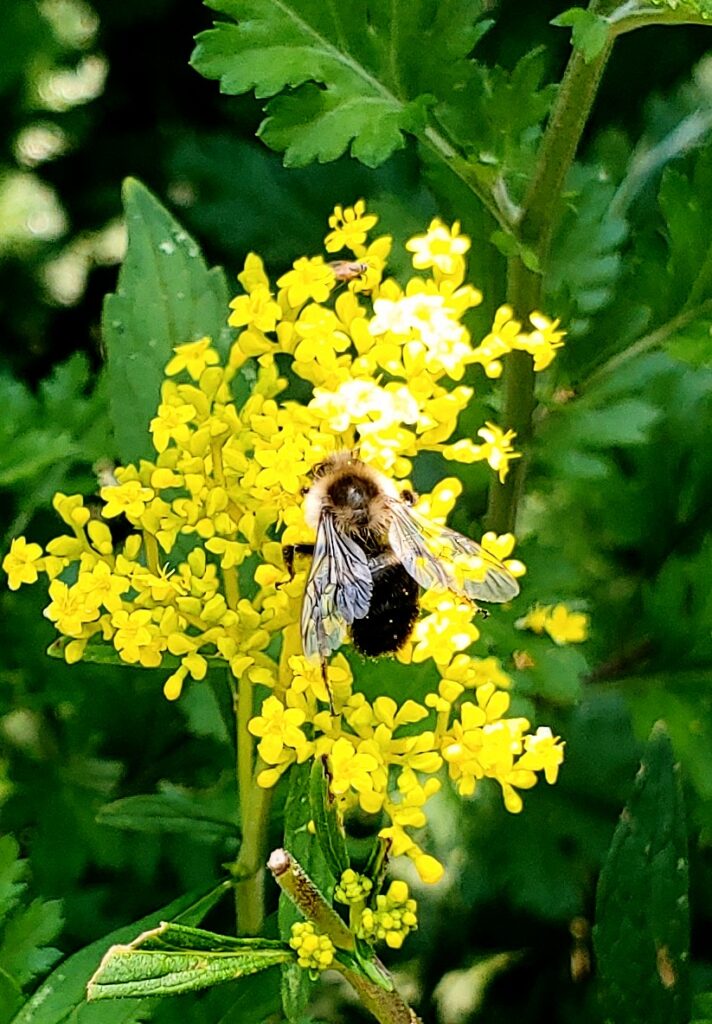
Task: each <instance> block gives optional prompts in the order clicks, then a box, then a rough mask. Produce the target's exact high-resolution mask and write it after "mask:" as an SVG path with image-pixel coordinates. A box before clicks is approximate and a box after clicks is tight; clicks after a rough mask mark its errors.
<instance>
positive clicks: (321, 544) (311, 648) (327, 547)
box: [302, 512, 373, 659]
mask: <svg viewBox="0 0 712 1024" xmlns="http://www.w3.org/2000/svg"><path fill="white" fill-rule="evenodd" d="M372 589H373V580H372V577H371V570H370V569H369V567H368V562H367V561H366V556H365V554H364V552H363V550H362V549H361V548H360V547H359V545H358V544H357V543H356V542H355V541H353V540H351V538H350V537H347V536H346V535H345V534H344V533H342V532H340V531H339V530H338V529H337V527H336V525H335V523H334V518H333V516H332V515H331V514H330V513H328V512H322V514H321V516H320V518H319V525H318V526H317V531H316V541H315V543H314V557H313V560H312V565H311V570H310V572H309V579H308V580H307V585H306V588H305V590H304V600H303V602H302V643H303V645H304V653H305V655H306V656H307V657H308V658H314V657H319V658H322V659H324V658H326V657H328V656H329V654H331V652H332V651H335V650H336V648H337V647H339V646H340V645H341V644H342V643H343V642H344V640H345V639H346V627H347V626H349V625H351V623H352V622H353V621H354V619H362V618H363V617H364V616H365V615H367V614H368V609H369V606H370V604H371V591H372Z"/></svg>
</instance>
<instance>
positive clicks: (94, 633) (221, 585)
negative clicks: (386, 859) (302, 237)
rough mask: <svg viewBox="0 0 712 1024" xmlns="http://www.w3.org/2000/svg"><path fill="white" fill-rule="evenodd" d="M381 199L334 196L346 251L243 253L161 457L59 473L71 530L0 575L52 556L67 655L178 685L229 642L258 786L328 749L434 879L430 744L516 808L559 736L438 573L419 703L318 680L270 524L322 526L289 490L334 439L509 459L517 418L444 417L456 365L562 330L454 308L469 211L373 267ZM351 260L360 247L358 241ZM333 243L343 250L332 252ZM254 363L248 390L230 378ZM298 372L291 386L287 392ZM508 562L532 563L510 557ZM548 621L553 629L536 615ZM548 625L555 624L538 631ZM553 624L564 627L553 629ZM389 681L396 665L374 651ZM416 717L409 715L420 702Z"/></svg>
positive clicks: (453, 407)
mask: <svg viewBox="0 0 712 1024" xmlns="http://www.w3.org/2000/svg"><path fill="white" fill-rule="evenodd" d="M376 222H377V218H376V217H375V216H374V215H373V214H367V213H366V209H365V205H364V204H363V202H362V201H360V202H358V203H356V204H355V206H353V207H349V208H345V209H344V208H341V207H337V208H336V210H335V211H334V214H333V215H332V217H331V218H330V220H329V226H330V228H331V230H330V232H329V234H328V235H327V236H326V239H325V249H326V251H327V253H338V252H341V251H342V250H344V249H346V250H347V252H346V254H345V259H344V261H343V262H344V263H345V264H346V265H347V267H353V268H355V270H354V272H353V273H352V272H351V271H348V272H346V273H344V272H343V264H330V263H329V262H327V261H325V260H324V258H323V257H321V256H311V257H308V256H305V257H302V258H300V259H297V260H296V261H295V263H294V264H293V266H292V268H291V269H290V270H288V271H287V272H286V273H285V274H283V275H282V276H281V277H280V278H279V279H278V280H277V282H276V288H275V286H274V285H273V284H272V283H271V282H270V280H269V278H268V276H267V274H266V273H265V270H264V267H263V264H262V261H261V260H260V258H259V257H258V256H256V255H254V254H251V255H249V256H248V257H247V259H246V261H245V266H244V269H243V271H242V273H241V274H240V275H239V281H240V283H241V285H242V289H243V292H242V293H241V294H240V295H238V296H237V297H236V298H235V299H234V300H233V301H232V302H231V304H230V305H231V312H230V315H229V323H230V324H231V325H232V326H233V327H235V328H237V329H238V331H239V333H238V336H237V339H236V341H235V342H234V344H233V345H232V347H231V349H230V351H229V353H228V354H227V356H226V357H225V358H223V357H222V356H221V355H220V353H219V352H218V351H217V350H216V348H215V347H214V346H213V344H212V342H211V340H210V339H209V338H202V339H200V340H198V341H192V342H189V343H186V344H183V345H179V346H178V347H177V348H176V349H175V356H174V357H173V358H172V359H171V361H170V362H169V364H168V366H167V368H166V380H165V381H164V383H163V386H162V390H161V396H160V404H159V405H158V409H157V413H156V416H155V417H154V419H153V420H152V421H151V424H150V430H151V434H152V438H153V444H154V448H155V451H156V455H155V458H154V459H152V460H142V461H141V462H140V463H139V464H138V465H137V466H135V465H129V466H126V467H119V468H117V469H116V471H115V481H111V485H110V486H105V487H103V488H102V490H101V497H102V500H103V501H104V503H105V504H104V507H103V511H102V515H101V517H97V515H96V513H95V512H93V511H92V509H91V507H88V506H87V505H85V503H84V500H83V498H82V497H81V496H79V495H63V494H58V495H57V496H56V497H55V500H54V507H55V509H56V510H57V512H58V513H59V515H60V517H61V518H62V520H63V521H64V523H65V524H66V526H67V528H68V529H67V532H66V533H64V534H63V535H62V536H60V537H57V538H55V539H54V540H52V541H50V543H49V544H48V545H47V547H46V550H45V551H42V549H41V548H40V547H39V545H37V544H33V543H27V542H26V541H25V539H24V538H19V539H17V540H15V541H14V542H13V544H12V548H11V550H10V552H9V554H8V555H7V556H6V558H5V560H4V563H3V567H4V569H5V571H6V572H7V574H8V576H9V583H10V587H11V588H13V589H14V588H17V587H19V586H20V585H21V584H23V583H33V582H35V581H36V579H37V576H38V573H39V572H44V573H45V574H46V575H47V577H48V578H49V580H50V584H49V596H50V604H49V605H48V607H47V608H46V610H45V614H46V615H47V617H48V618H49V619H50V620H51V621H52V622H53V623H54V624H55V625H56V627H57V629H58V631H59V632H60V634H61V635H62V637H63V651H64V656H65V658H66V660H67V661H68V662H74V661H77V660H78V659H80V658H82V657H85V658H87V659H90V658H91V657H92V655H93V652H94V651H95V649H96V648H101V649H102V660H106V657H105V653H106V649H107V646H108V647H109V648H113V651H114V656H115V657H116V658H117V659H118V660H121V661H123V662H127V663H129V664H136V665H141V666H144V667H147V668H156V667H159V666H162V667H163V668H170V669H172V671H171V674H170V675H169V677H168V678H167V680H166V681H165V685H164V692H165V695H166V696H167V697H168V698H169V699H175V698H177V697H178V696H179V694H180V692H181V688H182V686H183V684H184V682H185V680H186V679H187V678H188V677H190V678H191V679H193V680H201V679H203V678H204V676H205V674H206V672H207V670H208V668H209V666H210V665H211V664H226V665H228V666H229V669H230V671H231V673H232V676H233V677H234V678H235V679H239V680H240V681H241V683H243V684H245V683H247V684H252V686H253V693H254V695H255V697H256V698H257V700H258V702H259V707H260V710H259V713H258V714H256V715H255V717H254V718H253V719H252V722H251V725H250V729H251V731H252V733H253V735H254V736H255V737H257V738H258V740H259V745H258V749H259V754H260V756H261V758H262V761H263V762H264V767H263V770H262V773H261V775H260V782H261V784H262V785H263V786H271V785H273V784H274V783H275V782H276V781H277V779H278V778H279V777H280V776H281V775H282V774H283V773H284V771H285V770H286V769H287V768H288V767H289V766H290V765H291V764H293V763H295V762H303V761H305V760H306V759H307V758H309V757H312V756H314V755H322V754H327V755H328V757H329V760H330V771H331V777H332V789H333V791H334V794H335V795H336V796H337V797H338V798H339V799H340V800H341V801H342V803H343V805H344V807H348V806H351V805H355V804H359V805H360V806H361V808H362V809H363V810H364V811H367V812H370V813H383V814H385V817H386V822H387V823H386V824H385V825H384V827H383V829H382V830H381V835H383V836H385V837H387V838H388V839H390V840H391V842H392V848H393V852H394V853H396V854H407V855H409V856H410V857H412V858H413V860H414V861H415V864H416V867H417V869H418V871H419V873H420V875H421V877H423V878H424V879H426V880H429V881H436V880H437V879H438V878H439V877H440V875H441V873H442V868H441V866H440V865H439V864H438V862H437V861H436V860H435V859H434V858H433V857H431V856H429V855H428V854H426V853H424V852H423V851H422V850H421V848H420V847H419V846H418V844H417V843H416V841H415V839H414V838H413V836H412V834H411V831H412V830H414V829H416V830H417V829H419V828H421V827H422V826H424V825H425V824H426V815H425V811H424V805H425V803H426V801H427V800H428V798H429V797H430V796H431V795H432V794H433V793H435V792H436V791H437V790H438V788H439V787H440V782H439V780H438V779H437V778H436V777H435V775H436V773H437V772H438V771H439V770H440V768H441V767H442V766H443V765H446V766H447V770H448V771H449V774H450V776H451V778H452V779H453V780H454V783H455V784H456V786H457V788H458V789H459V791H460V792H461V793H463V794H470V793H472V792H473V791H474V789H475V786H476V784H477V782H478V781H479V780H480V779H482V778H492V779H496V780H497V781H498V782H499V784H500V785H501V787H502V789H503V792H504V797H505V803H506V805H507V807H508V808H509V809H510V810H513V811H517V810H519V808H520V807H521V800H520V798H519V796H518V793H517V791H518V790H521V789H526V788H529V787H530V786H532V785H533V784H534V782H535V781H536V778H537V774H536V773H538V772H543V773H544V775H545V777H546V778H547V780H548V781H550V782H551V781H553V780H554V779H555V777H556V771H557V767H558V764H559V763H560V761H561V758H562V747H561V744H560V743H558V741H557V740H555V738H554V737H553V736H552V735H551V733H550V732H549V731H548V730H542V729H539V730H538V731H537V732H536V733H535V734H529V733H528V729H529V723H528V722H526V721H525V720H524V719H521V718H517V719H505V718H503V716H504V715H505V713H506V711H507V709H508V703H509V698H508V697H507V695H506V693H503V692H501V688H502V687H506V686H507V685H508V677H507V676H506V674H505V673H503V671H502V670H501V668H500V667H499V665H498V663H497V662H496V661H495V660H494V659H492V658H485V659H481V658H476V657H472V656H470V655H469V654H466V653H464V652H466V650H467V649H468V648H469V647H470V645H471V644H472V643H473V642H475V641H476V640H477V639H478V637H479V629H478V627H477V626H476V625H475V624H474V622H473V608H472V606H471V605H470V604H469V603H466V602H463V601H461V600H459V599H458V598H456V597H455V596H454V595H452V594H448V593H435V592H431V593H428V594H426V595H425V596H424V599H423V609H424V612H425V614H424V615H423V617H422V618H421V619H420V620H419V621H418V623H417V624H416V627H415V629H414V632H413V636H412V638H411V640H410V641H409V642H408V644H406V646H405V647H404V648H403V650H402V651H400V652H399V655H398V657H399V660H400V661H402V662H405V663H410V662H423V661H426V660H427V659H431V660H432V662H433V663H434V665H435V667H436V668H437V673H438V675H439V677H440V682H439V685H438V686H437V689H436V690H434V692H432V693H430V694H429V695H428V696H427V697H426V698H425V699H424V701H423V703H420V704H419V703H416V702H414V701H408V700H406V701H405V702H404V703H403V704H402V705H400V706H399V705H398V704H397V703H396V702H395V701H394V700H393V699H392V698H391V697H388V696H382V697H379V698H378V699H377V700H375V701H374V702H373V704H371V703H369V702H368V701H367V700H366V699H365V697H364V696H363V694H361V693H359V692H358V688H356V687H354V685H353V679H352V675H351V670H350V667H349V664H348V662H347V661H346V659H345V658H344V657H343V656H338V657H336V658H335V659H334V660H333V662H332V664H331V665H330V666H329V669H328V680H329V687H330V690H331V695H332V696H333V704H334V708H335V712H336V714H335V715H333V716H332V714H331V713H330V710H328V708H329V696H330V694H329V693H328V692H327V690H326V686H325V683H324V680H323V679H322V677H321V675H320V673H319V672H318V671H316V670H315V669H314V666H312V665H311V664H308V663H307V662H306V661H305V659H304V658H303V657H302V656H301V654H300V652H301V641H300V636H299V627H298V620H299V609H300V603H301V595H302V592H303V589H304V584H305V575H306V574H305V572H304V571H300V572H298V573H297V574H296V575H295V577H294V578H293V579H290V576H289V574H288V573H287V571H286V569H285V566H284V561H283V558H282V545H283V544H299V543H303V542H308V541H310V540H312V539H313V538H312V534H311V532H310V530H309V529H308V528H307V527H306V525H305V522H304V517H303V512H302V497H301V496H302V491H303V489H304V488H305V487H306V486H308V484H309V480H310V478H309V473H310V470H311V469H312V467H313V466H314V465H315V464H316V463H318V462H320V461H321V460H322V459H323V458H324V457H325V456H327V455H329V454H331V453H333V452H335V451H339V450H343V449H349V448H353V447H355V446H356V445H357V446H358V448H359V453H360V457H361V458H362V459H363V460H364V461H365V462H367V463H369V464H371V465H373V466H374V467H375V468H377V469H379V470H381V471H382V472H385V473H387V474H389V475H390V476H392V477H394V478H396V480H398V481H399V484H400V485H401V486H403V487H406V486H408V476H409V474H410V471H411V460H412V459H413V457H415V456H416V455H418V453H420V452H423V451H430V452H438V453H440V454H441V455H442V456H444V457H445V458H446V459H449V460H452V461H456V462H461V463H471V462H475V461H484V462H486V463H487V464H488V465H489V466H490V467H491V469H492V470H493V471H494V472H495V473H497V474H498V476H499V478H500V479H501V480H504V478H505V477H506V474H507V471H508V466H509V463H510V462H511V460H512V459H513V458H515V457H517V454H518V453H517V452H515V451H514V449H513V447H512V442H513V440H514V435H513V434H512V432H511V431H503V430H502V429H500V428H499V427H498V426H497V425H496V424H494V423H487V424H486V425H485V426H483V427H482V428H481V429H480V430H479V431H478V438H479V441H478V442H474V441H472V440H470V439H468V438H464V439H460V440H454V441H453V440H451V439H452V437H453V435H454V434H455V432H456V430H457V421H458V416H459V414H460V412H461V411H462V410H463V409H464V408H465V407H466V406H467V404H468V402H469V401H470V398H471V397H472V393H473V391H472V388H471V387H470V386H468V385H464V384H462V383H460V382H461V381H462V379H463V377H464V375H465V372H466V370H467V369H468V367H469V366H471V365H474V364H479V365H480V366H481V367H482V368H483V369H484V372H485V373H486V374H487V375H488V376H489V377H496V376H498V374H499V373H500V372H501V367H502V364H501V359H502V358H503V357H504V356H506V353H507V352H510V351H513V350H515V349H520V350H525V351H528V352H530V353H531V355H532V356H533V358H534V363H535V367H536V368H538V369H541V368H543V367H544V366H546V365H548V363H549V362H550V361H551V359H552V358H553V357H554V355H555V350H556V348H557V347H558V346H559V345H560V344H561V338H562V332H560V331H558V329H557V326H558V325H557V323H556V322H554V323H552V322H550V321H549V320H548V319H547V318H546V317H544V316H543V314H541V313H538V312H533V313H532V314H531V317H530V319H531V322H532V326H533V328H534V330H533V331H531V332H523V331H522V328H521V324H520V323H518V322H517V321H515V320H513V319H512V311H511V310H509V309H507V308H506V307H502V308H501V309H500V310H498V312H497V314H496V316H495V321H494V324H493V325H492V330H491V332H490V333H489V334H488V335H487V336H486V337H485V338H484V339H483V341H482V342H481V343H479V344H473V341H472V339H471V337H470V333H469V331H468V329H467V327H466V326H465V325H464V323H463V322H462V321H463V317H464V316H465V314H466V313H467V312H468V310H470V309H472V308H473V307H474V306H476V305H477V304H478V303H479V302H480V301H481V295H480V293H479V292H478V291H477V289H475V288H474V287H472V286H471V285H470V284H467V283H465V274H466V264H465V253H466V252H467V250H468V248H469V240H468V239H467V238H465V236H463V235H462V234H461V233H460V230H459V225H458V224H453V225H452V226H450V227H448V226H447V225H445V224H444V223H442V222H441V221H440V220H438V219H435V220H433V221H432V223H431V224H430V226H429V228H428V231H427V232H426V233H425V234H424V235H422V236H418V237H416V238H414V239H412V240H411V241H410V242H409V243H408V249H409V250H410V251H411V252H412V253H413V254H414V256H413V264H414V267H415V269H416V270H419V271H423V272H424V273H423V274H422V275H421V274H416V275H414V276H413V277H411V279H410V280H409V281H408V282H407V283H406V284H405V286H404V287H402V286H401V285H400V284H399V283H398V282H397V281H396V280H395V279H394V278H392V277H389V276H387V274H386V260H387V257H388V255H389V252H390V249H391V244H392V243H391V239H390V237H388V236H380V237H376V238H374V239H373V240H369V232H371V231H372V229H373V228H374V227H375V225H376ZM349 261H355V262H351V263H350V262H349ZM340 267H341V269H339V268H340ZM238 380H239V384H240V387H241V389H242V390H244V388H245V385H247V386H248V387H249V394H248V397H247V398H246V400H244V402H243V403H242V404H241V405H239V406H238V404H237V403H236V401H235V398H234V393H235V391H234V388H235V385H236V383H237V382H238ZM305 382H306V390H308V392H309V394H308V396H307V398H306V399H305V400H304V399H303V398H302V399H300V400H299V401H298V400H297V396H303V395H304V392H305ZM459 490H460V484H459V482H458V481H457V480H456V479H446V480H443V481H442V482H441V483H440V484H439V485H438V486H437V487H436V488H435V489H434V490H433V491H432V492H431V493H430V494H426V495H423V496H422V497H421V499H420V502H419V505H418V508H419V510H421V511H423V512H424V513H425V514H426V515H428V516H429V517H430V518H432V519H434V520H435V521H437V522H444V521H445V519H446V517H447V514H448V513H449V511H450V510H451V509H452V507H453V505H454V502H455V500H456V498H457V495H458V493H459ZM116 517H123V518H124V519H125V520H127V521H128V523H129V524H130V527H131V530H132V531H133V532H131V534H130V535H129V536H128V539H126V540H125V541H124V542H122V543H116V544H115V543H114V541H113V540H112V533H111V531H110V529H109V525H108V523H109V522H110V521H111V520H112V519H113V518H116ZM483 544H484V546H485V547H486V548H488V549H489V550H491V551H492V552H493V553H494V554H495V555H497V557H499V558H500V559H509V556H510V555H511V551H512V547H513V545H514V538H513V537H512V536H511V535H505V536H503V537H497V536H495V535H486V536H485V537H484V538H483ZM507 564H508V565H509V567H510V569H511V571H512V572H513V573H514V574H515V575H521V574H522V573H523V572H524V567H523V566H522V565H521V563H519V562H517V561H516V560H511V559H509V560H508V563H507ZM550 632H551V631H550ZM553 635H554V633H552V636H553ZM555 639H556V637H555ZM383 675H384V689H386V688H387V677H388V671H387V668H384V673H383ZM416 724H418V725H419V726H420V727H421V730H420V731H417V732H416V731H414V730H413V728H412V726H414V725H416Z"/></svg>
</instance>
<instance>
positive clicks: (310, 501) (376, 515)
mask: <svg viewBox="0 0 712 1024" xmlns="http://www.w3.org/2000/svg"><path fill="white" fill-rule="evenodd" d="M398 497H399V494H398V490H397V488H396V486H395V484H394V483H393V481H392V480H389V479H388V477H387V476H384V475H383V473H379V472H378V470H376V469H373V468H372V467H371V466H367V465H366V464H365V463H364V462H361V460H360V459H358V458H356V456H355V455H353V454H352V453H351V452H338V453H337V454H336V455H331V456H330V457H329V458H328V459H326V460H325V461H324V462H322V463H321V465H320V466H319V467H318V468H317V470H316V474H315V480H314V483H313V484H312V486H311V487H310V488H309V490H308V492H307V495H306V498H305V501H304V518H305V519H306V522H307V524H308V525H309V526H311V527H313V528H314V529H316V528H317V525H318V523H319V516H320V515H321V512H322V510H323V509H324V508H329V509H330V510H331V512H332V513H333V514H334V516H335V517H336V518H337V520H338V521H339V525H340V526H341V527H342V529H343V530H344V531H345V532H346V533H356V532H361V531H363V530H364V529H367V530H370V531H372V532H374V533H381V532H385V531H386V530H387V527H388V503H387V500H386V499H388V498H398Z"/></svg>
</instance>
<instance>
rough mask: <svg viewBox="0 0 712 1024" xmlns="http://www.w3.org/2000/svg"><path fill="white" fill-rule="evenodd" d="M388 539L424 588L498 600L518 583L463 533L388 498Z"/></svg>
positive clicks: (509, 596) (505, 598)
mask: <svg viewBox="0 0 712 1024" xmlns="http://www.w3.org/2000/svg"><path fill="white" fill-rule="evenodd" d="M389 506H390V510H391V525H390V528H389V531H388V541H389V543H390V545H391V547H392V548H393V551H394V552H395V554H396V556H397V558H398V560H399V561H400V562H401V564H402V565H403V568H404V569H405V570H406V572H407V573H408V574H409V575H410V576H412V577H413V579H414V580H416V581H417V582H418V583H419V584H420V586H421V587H425V589H426V590H428V589H430V588H431V587H433V588H435V589H436V590H452V591H453V593H455V594H459V595H460V596H461V597H467V598H471V599H472V600H475V601H493V602H496V603H498V604H501V603H502V602H503V601H510V600H511V599H512V598H513V597H516V596H517V594H518V593H519V584H518V583H517V581H516V579H515V578H514V576H512V574H511V572H510V571H509V569H507V567H506V566H505V565H503V564H502V562H500V561H499V559H498V558H495V557H494V555H491V554H490V553H489V552H488V551H485V549H484V548H483V547H482V546H481V545H480V544H477V543H476V542H475V541H474V540H470V538H469V537H463V535H462V534H461V533H457V532H456V531H455V530H450V529H448V527H447V526H438V525H437V524H436V523H431V522H430V520H429V519H426V518H425V517H424V516H421V515H419V514H418V513H417V512H415V511H414V510H413V509H412V508H410V506H409V505H406V504H404V502H402V501H398V500H396V499H391V500H390V501H389Z"/></svg>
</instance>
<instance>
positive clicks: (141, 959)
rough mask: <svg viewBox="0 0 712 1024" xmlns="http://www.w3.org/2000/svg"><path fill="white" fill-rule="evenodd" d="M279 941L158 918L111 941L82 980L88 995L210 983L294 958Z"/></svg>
mask: <svg viewBox="0 0 712 1024" xmlns="http://www.w3.org/2000/svg"><path fill="white" fill-rule="evenodd" d="M294 956H295V954H294V953H293V952H292V950H290V949H287V948H285V947H284V945H283V944H282V943H280V942H272V941H269V940H266V939H235V938H232V937H230V936H227V935H218V934H217V933H215V932H209V931H204V930H203V929H201V928H190V927H186V926H184V925H175V924H170V923H169V922H162V923H161V924H160V925H159V926H158V927H157V928H152V929H150V930H149V931H147V932H143V933H142V934H141V935H139V936H138V937H137V938H136V939H134V940H133V942H130V943H129V944H128V945H115V946H112V947H111V948H110V949H109V950H108V951H107V952H106V954H105V956H104V958H103V959H102V961H101V963H100V964H99V967H98V968H97V970H96V972H95V974H94V975H93V976H92V978H91V979H90V981H89V984H88V985H87V998H88V999H89V1000H90V1001H93V1000H96V999H117V998H126V997H129V998H136V997H139V998H143V997H145V996H165V995H176V994H178V993H180V992H195V991H199V990H201V989H204V988H211V987H212V986H213V985H219V984H222V983H223V982H226V981H234V980H235V979H237V978H241V977H243V976H245V975H249V974H256V973H257V972H258V971H263V970H266V969H267V968H268V967H274V966H276V965H277V964H281V963H284V962H286V961H288V960H293V959H294Z"/></svg>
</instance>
